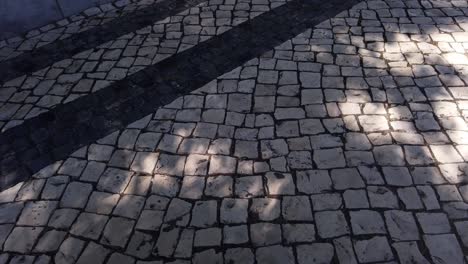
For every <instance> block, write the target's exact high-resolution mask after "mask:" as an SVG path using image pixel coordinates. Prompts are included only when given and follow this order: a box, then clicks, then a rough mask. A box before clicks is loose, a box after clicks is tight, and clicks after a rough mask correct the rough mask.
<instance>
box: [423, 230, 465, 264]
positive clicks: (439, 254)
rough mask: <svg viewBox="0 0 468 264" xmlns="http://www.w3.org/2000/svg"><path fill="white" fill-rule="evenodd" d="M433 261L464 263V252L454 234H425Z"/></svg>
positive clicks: (425, 241)
mask: <svg viewBox="0 0 468 264" xmlns="http://www.w3.org/2000/svg"><path fill="white" fill-rule="evenodd" d="M424 243H425V244H426V246H427V248H428V249H429V254H430V255H431V258H432V261H434V262H440V263H463V262H464V260H463V253H462V250H461V248H460V245H459V244H458V240H457V238H456V237H455V235H453V234H443V235H424Z"/></svg>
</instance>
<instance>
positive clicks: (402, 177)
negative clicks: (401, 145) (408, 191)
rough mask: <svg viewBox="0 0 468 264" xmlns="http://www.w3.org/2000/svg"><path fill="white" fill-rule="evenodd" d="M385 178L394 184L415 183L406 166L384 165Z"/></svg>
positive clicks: (390, 183) (406, 184)
mask: <svg viewBox="0 0 468 264" xmlns="http://www.w3.org/2000/svg"><path fill="white" fill-rule="evenodd" d="M382 171H383V174H384V176H385V180H386V181H387V183H388V184H389V185H393V186H409V185H412V184H413V179H412V178H411V175H410V173H409V171H408V169H407V168H406V167H383V168H382Z"/></svg>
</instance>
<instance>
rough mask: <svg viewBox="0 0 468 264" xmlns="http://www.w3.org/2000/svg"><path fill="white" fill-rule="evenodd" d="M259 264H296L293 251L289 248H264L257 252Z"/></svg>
mask: <svg viewBox="0 0 468 264" xmlns="http://www.w3.org/2000/svg"><path fill="white" fill-rule="evenodd" d="M255 255H256V259H257V263H258V264H294V262H295V261H294V255H293V251H292V249H291V248H289V247H283V246H279V245H278V246H271V247H262V248H259V249H257V250H256V252H255Z"/></svg>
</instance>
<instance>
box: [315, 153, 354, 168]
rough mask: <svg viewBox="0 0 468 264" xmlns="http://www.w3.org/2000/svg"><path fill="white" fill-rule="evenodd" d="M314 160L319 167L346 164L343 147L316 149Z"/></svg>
mask: <svg viewBox="0 0 468 264" xmlns="http://www.w3.org/2000/svg"><path fill="white" fill-rule="evenodd" d="M314 162H315V164H317V167H318V168H319V169H331V168H339V167H344V166H345V165H346V161H345V159H344V156H343V150H342V149H341V148H333V149H318V150H315V151H314Z"/></svg>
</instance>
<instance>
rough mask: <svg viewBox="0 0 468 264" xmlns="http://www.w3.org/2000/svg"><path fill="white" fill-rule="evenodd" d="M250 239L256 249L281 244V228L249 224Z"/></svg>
mask: <svg viewBox="0 0 468 264" xmlns="http://www.w3.org/2000/svg"><path fill="white" fill-rule="evenodd" d="M250 238H251V240H252V244H253V245H254V246H256V247H261V246H267V245H273V244H278V243H281V226H280V225H279V224H272V223H257V224H251V225H250Z"/></svg>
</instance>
